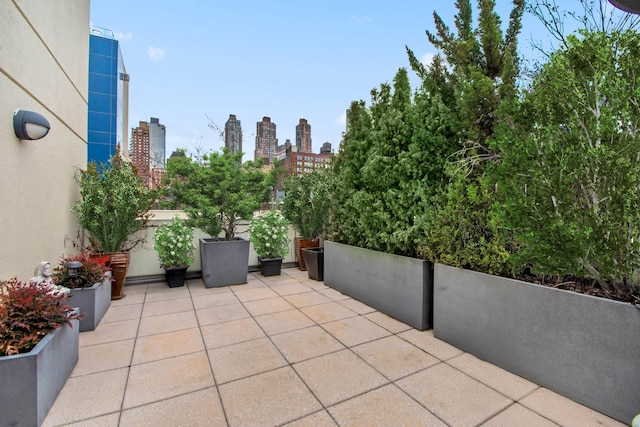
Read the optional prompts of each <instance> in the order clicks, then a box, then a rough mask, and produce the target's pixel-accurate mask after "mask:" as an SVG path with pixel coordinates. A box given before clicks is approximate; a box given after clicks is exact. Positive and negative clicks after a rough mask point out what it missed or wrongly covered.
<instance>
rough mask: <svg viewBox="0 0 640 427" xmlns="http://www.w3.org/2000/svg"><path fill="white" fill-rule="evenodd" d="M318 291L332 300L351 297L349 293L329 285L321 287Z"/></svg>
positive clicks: (342, 299)
mask: <svg viewBox="0 0 640 427" xmlns="http://www.w3.org/2000/svg"><path fill="white" fill-rule="evenodd" d="M318 292H320V293H321V294H322V295H324V296H325V297H327V298H329V299H330V300H332V301H344V300H347V299H350V298H351V297H350V296H349V295H345V294H343V293H342V292H339V291H336V290H335V289H332V288H329V287H326V288H324V289H319V290H318Z"/></svg>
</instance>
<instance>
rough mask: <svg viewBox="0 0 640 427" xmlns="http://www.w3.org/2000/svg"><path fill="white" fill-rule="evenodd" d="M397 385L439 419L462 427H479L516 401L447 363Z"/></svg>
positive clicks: (402, 380)
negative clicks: (478, 425)
mask: <svg viewBox="0 0 640 427" xmlns="http://www.w3.org/2000/svg"><path fill="white" fill-rule="evenodd" d="M396 385H398V386H399V387H400V388H401V389H403V390H404V391H405V392H406V393H408V394H409V395H410V396H412V397H413V398H414V399H416V400H417V401H418V402H420V403H421V404H422V405H424V406H425V407H426V408H427V409H429V410H430V411H431V412H433V413H434V414H436V415H437V416H438V418H440V419H442V420H444V421H445V422H447V423H448V424H450V425H454V426H460V427H463V426H475V425H477V424H478V423H481V422H483V421H484V420H487V419H489V418H491V417H493V416H495V415H496V414H497V413H498V412H500V411H502V410H504V409H505V408H507V407H508V406H509V405H511V404H512V402H513V401H512V400H510V399H509V398H507V397H506V396H504V395H502V394H500V393H498V392H496V391H495V390H492V389H490V388H489V387H487V386H485V385H484V384H482V383H480V382H478V381H476V380H474V379H473V378H471V377H469V376H467V375H465V374H463V373H462V372H460V371H458V370H457V369H454V368H452V367H451V366H449V365H446V364H444V363H440V364H439V365H436V366H433V367H431V368H428V369H425V370H423V371H420V372H418V373H416V374H413V375H411V376H409V377H406V378H404V379H401V380H399V381H398V382H397V383H396Z"/></svg>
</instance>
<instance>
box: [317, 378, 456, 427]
mask: <svg viewBox="0 0 640 427" xmlns="http://www.w3.org/2000/svg"><path fill="white" fill-rule="evenodd" d="M328 410H329V413H330V414H331V415H332V416H333V417H334V418H335V419H336V420H337V421H338V424H339V425H340V426H354V427H359V426H397V427H401V426H406V427H418V426H442V427H446V424H445V423H443V422H442V421H441V420H439V419H438V417H436V416H435V415H433V414H432V413H431V412H429V411H427V410H426V409H425V408H423V407H422V406H420V405H419V404H418V403H417V402H416V401H415V400H413V399H411V398H410V397H409V396H407V395H406V394H405V393H403V392H402V391H401V390H400V389H398V388H397V387H396V386H394V385H387V386H384V387H382V388H378V389H376V390H373V391H370V392H368V393H365V394H363V395H361V396H358V397H354V398H353V399H350V400H347V401H346V402H342V403H340V404H338V405H335V406H332V407H330V408H329V409H328Z"/></svg>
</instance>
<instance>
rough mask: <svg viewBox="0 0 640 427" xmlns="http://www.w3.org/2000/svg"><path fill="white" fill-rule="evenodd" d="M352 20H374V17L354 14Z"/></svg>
mask: <svg viewBox="0 0 640 427" xmlns="http://www.w3.org/2000/svg"><path fill="white" fill-rule="evenodd" d="M351 20H352V21H356V22H371V21H373V19H372V18H371V17H370V16H352V17H351Z"/></svg>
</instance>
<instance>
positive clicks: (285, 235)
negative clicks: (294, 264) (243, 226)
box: [249, 210, 290, 258]
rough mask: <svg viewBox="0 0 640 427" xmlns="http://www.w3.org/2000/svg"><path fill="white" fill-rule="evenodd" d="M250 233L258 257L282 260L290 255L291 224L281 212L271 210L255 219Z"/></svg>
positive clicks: (252, 221)
mask: <svg viewBox="0 0 640 427" xmlns="http://www.w3.org/2000/svg"><path fill="white" fill-rule="evenodd" d="M249 231H250V232H251V235H250V236H249V240H250V241H251V243H252V244H253V248H254V249H255V250H256V253H257V254H258V257H260V258H280V257H284V256H285V255H287V254H288V253H289V243H290V242H289V223H288V221H287V220H286V219H285V218H284V216H282V214H281V213H280V212H279V211H276V210H270V211H268V212H267V213H264V214H262V215H260V216H257V217H255V218H253V219H252V220H251V225H250V226H249Z"/></svg>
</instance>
